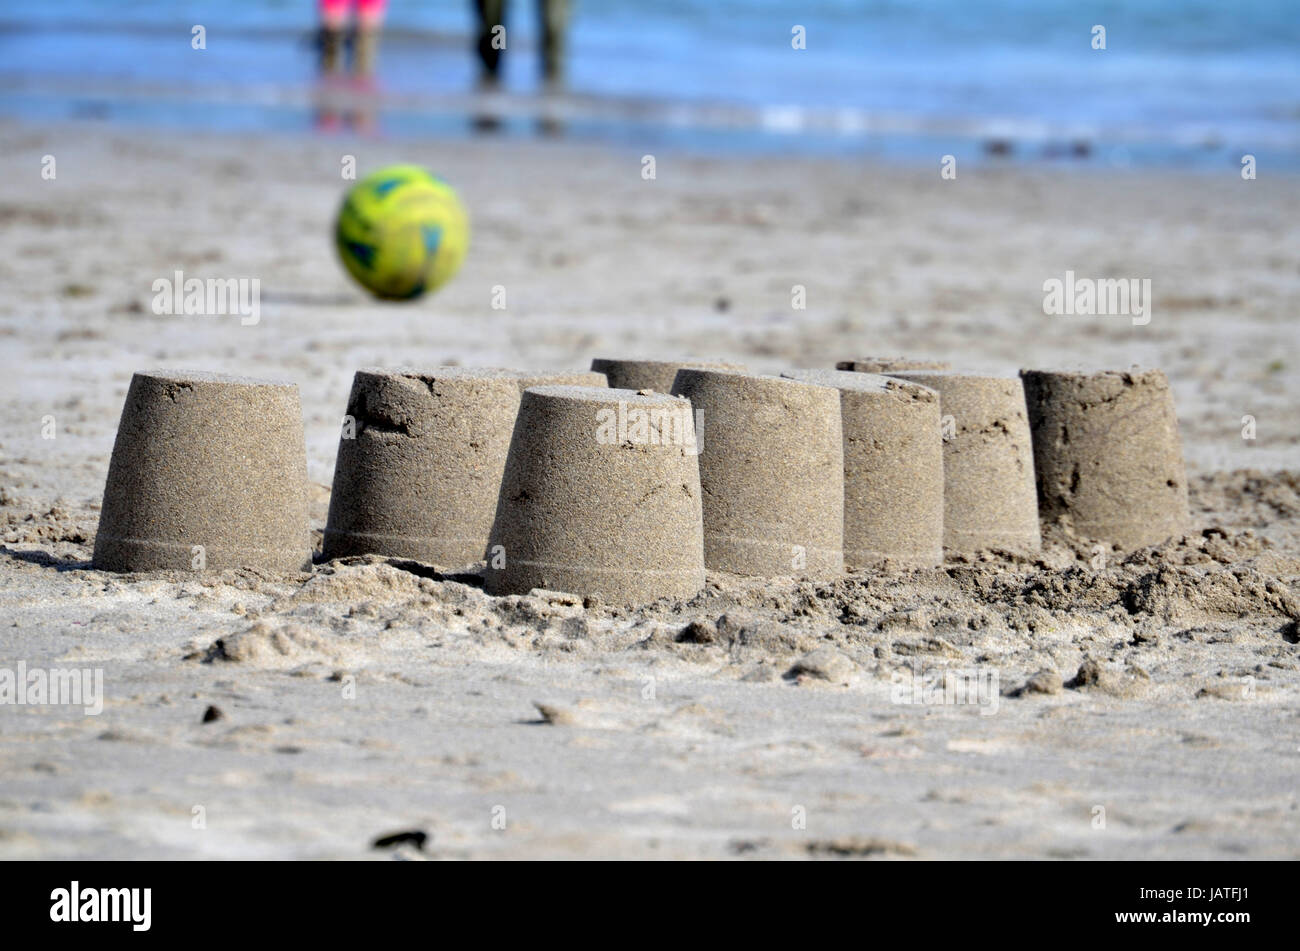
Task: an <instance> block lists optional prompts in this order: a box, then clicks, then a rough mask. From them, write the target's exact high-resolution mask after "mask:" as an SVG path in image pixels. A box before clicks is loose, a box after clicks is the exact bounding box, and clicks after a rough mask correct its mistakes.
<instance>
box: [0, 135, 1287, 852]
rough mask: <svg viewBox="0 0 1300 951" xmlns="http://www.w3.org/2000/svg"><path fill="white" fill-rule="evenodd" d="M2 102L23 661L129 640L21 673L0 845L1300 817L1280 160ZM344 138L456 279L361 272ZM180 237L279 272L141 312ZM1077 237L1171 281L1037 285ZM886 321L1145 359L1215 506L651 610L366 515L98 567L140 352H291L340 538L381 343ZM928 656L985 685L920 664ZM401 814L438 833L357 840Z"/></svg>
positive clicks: (613, 844) (500, 841)
mask: <svg viewBox="0 0 1300 951" xmlns="http://www.w3.org/2000/svg"><path fill="white" fill-rule="evenodd" d="M0 142H3V148H0V223H3V227H2V228H0V353H3V355H4V365H5V368H6V371H7V372H6V373H5V374H4V377H3V379H2V380H0V422H2V424H3V425H2V428H0V532H3V539H0V618H2V619H3V620H2V621H0V624H2V626H3V631H4V633H3V634H2V635H0V667H5V666H8V667H13V666H14V665H15V664H17V663H18V662H19V661H21V662H23V663H24V664H25V665H26V666H27V667H28V668H38V667H39V668H70V667H77V668H94V669H102V670H103V677H104V704H103V711H102V713H100V714H99V715H96V716H86V715H83V712H82V710H81V709H80V708H70V707H66V706H65V707H55V706H34V705H27V706H8V705H7V706H3V707H0V857H4V858H74V857H91V858H122V857H154V858H345V859H346V858H390V857H393V856H397V857H405V858H494V857H499V858H507V857H508V858H593V857H611V858H612V857H634V858H688V857H708V858H732V857H742V858H759V859H762V858H796V857H809V858H837V857H871V858H886V859H906V858H923V859H928V858H1084V859H1089V858H1098V859H1102V858H1237V857H1241V858H1297V857H1300V800H1298V799H1297V785H1296V776H1297V773H1298V771H1300V713H1298V712H1297V711H1298V710H1300V591H1297V587H1296V585H1297V579H1300V415H1298V414H1297V411H1296V406H1297V404H1298V403H1300V378H1298V377H1297V373H1296V368H1297V367H1300V334H1297V333H1296V329H1295V318H1296V314H1297V312H1298V311H1300V264H1298V263H1297V257H1296V253H1295V250H1296V248H1297V247H1300V225H1297V222H1298V221H1300V177H1296V176H1294V175H1289V176H1288V175H1278V174H1272V173H1270V172H1269V171H1268V170H1267V169H1262V170H1261V172H1260V175H1259V177H1258V179H1256V180H1253V181H1245V180H1243V179H1242V177H1241V176H1240V174H1239V170H1238V169H1237V168H1235V167H1233V166H1226V167H1225V168H1223V169H1222V170H1221V171H1220V172H1213V171H1206V170H1200V171H1196V172H1178V171H1171V170H1168V169H1159V168H1151V169H1144V170H1133V171H1104V172H1103V171H1100V170H1096V169H1086V168H1072V167H1069V166H1066V165H1061V166H1053V165H1052V164H1050V163H1046V164H1038V165H1032V166H1031V165H1018V164H1005V165H998V164H996V163H994V164H986V165H982V166H974V165H972V166H971V167H969V168H968V167H965V166H962V167H959V169H958V174H957V177H956V178H955V179H953V180H945V179H943V178H941V176H940V175H939V169H938V162H937V161H936V163H935V165H934V167H933V168H920V167H903V166H893V165H885V164H870V163H858V162H851V161H847V160H843V161H839V160H834V161H833V160H814V159H806V158H805V159H794V158H790V159H784V158H760V157H725V156H713V157H707V158H706V157H698V156H692V155H688V154H679V153H671V152H663V153H660V154H656V155H655V159H656V162H655V165H656V177H655V178H654V179H653V180H649V181H647V180H645V179H644V178H643V177H642V168H643V161H642V159H643V150H640V149H633V148H628V149H618V148H614V147H596V146H584V145H580V144H573V143H566V142H562V141H557V142H530V141H520V140H514V139H502V140H500V141H493V140H491V139H488V140H476V141H458V142H446V143H437V144H418V143H416V144H413V143H405V144H402V143H394V142H377V141H367V140H356V139H346V138H342V139H335V140H330V139H311V140H304V139H299V138H292V137H288V136H285V137H277V136H272V135H259V136H240V137H234V136H219V135H215V134H201V133H193V132H177V131H173V132H167V131H165V130H146V131H141V130H128V129H125V128H122V127H113V126H109V125H97V124H95V123H93V122H83V123H79V124H68V125H66V126H50V125H42V126H39V127H38V126H35V125H29V124H24V123H22V122H18V121H12V120H5V121H3V122H0ZM46 156H53V157H54V160H55V162H56V166H57V174H56V175H55V177H54V178H53V179H47V178H44V177H43V176H42V174H41V172H42V167H43V162H44V160H45V157H46ZM348 156H352V157H355V160H356V165H357V167H358V170H359V172H360V173H362V174H364V173H365V172H366V171H369V170H373V169H376V168H379V167H382V166H384V165H386V164H389V163H392V162H398V161H413V162H419V163H422V164H425V165H427V166H429V167H431V168H434V169H437V170H438V171H439V172H440V173H441V174H443V175H444V176H445V177H446V178H447V179H448V180H449V181H451V182H452V183H453V184H455V186H456V187H457V189H458V190H459V191H460V193H461V195H462V197H463V199H464V201H465V204H466V206H467V208H468V209H469V211H470V214H471V217H472V221H473V239H472V245H471V250H470V254H469V257H468V258H467V260H466V262H465V265H464V267H463V269H462V271H461V273H460V274H459V276H458V277H457V278H456V279H455V280H454V281H453V282H452V283H451V284H450V285H449V286H448V287H446V288H445V289H443V290H442V291H440V292H439V293H438V294H437V295H435V296H432V297H430V298H426V299H424V300H422V301H419V302H416V303H413V304H408V305H392V304H380V303H377V302H375V301H373V300H370V299H369V298H367V297H366V296H364V295H363V293H362V292H361V291H359V290H358V289H357V288H356V287H355V286H354V285H352V284H351V283H350V282H349V280H348V278H347V276H346V274H345V273H344V272H343V270H342V269H341V268H340V266H339V264H338V262H337V260H336V259H335V256H334V251H333V248H332V246H331V241H330V228H331V223H332V220H333V215H334V213H335V210H336V207H337V203H338V201H339V199H340V197H341V195H342V193H343V191H344V190H345V188H346V186H347V185H348V184H349V183H348V182H346V181H344V180H343V179H342V177H341V175H340V169H341V168H342V167H343V164H344V162H345V158H346V157H348ZM176 271H182V272H183V273H184V274H185V275H186V276H187V277H190V276H193V277H200V278H207V277H213V278H248V279H257V280H259V281H260V287H261V313H260V319H259V320H258V322H257V323H256V324H253V325H242V324H241V322H240V320H239V318H238V317H235V316H226V317H185V316H159V315H156V314H155V313H153V311H152V309H151V300H152V298H153V296H154V295H153V291H152V290H151V287H152V284H153V282H154V281H155V280H157V279H159V278H170V277H171V276H172V275H173V274H174V273H175V272H176ZM1067 271H1073V272H1074V273H1076V274H1078V275H1087V276H1094V277H1121V276H1122V277H1134V278H1149V279H1150V280H1151V282H1152V285H1151V286H1152V289H1153V290H1152V294H1153V298H1152V307H1151V314H1150V318H1151V319H1150V322H1149V323H1147V324H1145V325H1136V324H1134V323H1133V322H1132V321H1131V320H1129V319H1128V318H1122V317H1121V318H1116V317H1064V316H1060V317H1058V316H1048V315H1046V314H1044V311H1043V294H1044V292H1043V284H1044V281H1047V280H1049V279H1052V278H1062V277H1064V275H1065V273H1066V272H1067ZM796 285H799V286H801V287H802V288H803V289H804V291H805V293H806V302H807V304H806V309H802V310H801V309H796V308H794V307H792V303H791V301H792V289H793V288H794V287H795V286H796ZM498 289H504V299H505V301H506V306H505V308H504V309H496V308H494V307H493V302H494V300H499V299H500V298H501V296H502V295H501V293H500V291H499V290H498ZM894 354H906V355H908V356H912V357H921V358H934V359H940V360H947V361H950V362H952V363H953V364H954V365H957V366H960V367H963V368H969V369H971V370H977V371H988V372H997V373H1004V374H1014V373H1015V372H1016V371H1017V370H1019V369H1020V368H1021V367H1042V366H1058V365H1063V364H1077V363H1082V364H1088V365H1096V366H1109V367H1125V366H1128V365H1130V364H1134V363H1137V364H1141V365H1144V366H1153V367H1160V368H1163V369H1164V370H1165V371H1166V372H1167V374H1168V376H1169V378H1170V381H1171V383H1172V385H1173V389H1174V392H1175V395H1176V400H1177V407H1178V412H1179V417H1180V428H1181V435H1182V439H1183V443H1184V450H1185V455H1186V460H1187V465H1188V476H1189V479H1190V493H1191V511H1192V519H1193V531H1192V532H1191V533H1190V534H1189V535H1187V536H1186V537H1184V538H1180V539H1176V540H1173V541H1170V542H1169V543H1167V544H1165V545H1162V546H1159V547H1157V548H1152V549H1143V550H1141V551H1138V552H1136V553H1134V554H1132V555H1130V556H1127V557H1107V558H1104V559H1102V560H1101V561H1100V562H1095V561H1094V560H1093V558H1092V556H1091V554H1090V553H1089V552H1086V551H1074V550H1072V549H1071V547H1070V546H1069V545H1068V544H1067V543H1065V542H1064V541H1063V540H1061V539H1059V538H1053V537H1050V536H1049V538H1048V539H1047V544H1046V547H1045V549H1044V552H1043V554H1042V555H1041V557H1037V558H1032V559H1010V558H995V557H990V558H987V559H980V560H973V561H970V562H968V563H961V564H948V565H945V566H944V567H943V568H940V569H927V570H915V571H910V572H899V573H884V572H870V571H869V572H857V573H851V574H848V575H846V576H845V577H844V578H843V579H841V580H838V581H819V582H811V581H801V580H799V579H794V578H790V579H776V580H773V581H769V582H765V581H762V580H758V579H750V578H740V577H737V576H731V575H725V574H721V573H710V575H709V580H708V586H707V588H706V591H705V593H704V594H703V595H701V596H699V597H697V598H695V599H694V600H692V601H690V602H686V603H673V602H668V601H661V602H659V603H657V604H655V605H652V606H649V607H646V608H643V609H638V610H621V609H615V608H611V607H609V606H606V605H602V604H598V603H593V604H590V605H584V604H583V603H582V602H581V601H580V600H576V599H573V598H571V597H566V596H563V595H559V594H556V595H554V596H551V595H546V596H531V595H530V596H506V597H491V596H489V595H486V594H485V593H484V592H483V590H482V586H481V581H480V580H479V579H477V578H475V577H473V576H469V575H464V574H458V575H455V574H447V573H445V572H441V571H439V570H437V569H435V568H433V567H431V566H427V565H420V564H416V563H413V562H401V561H389V560H385V559H382V558H377V557H366V558H353V559H345V560H341V561H334V562H327V563H318V564H316V565H315V566H314V569H313V570H312V571H311V572H310V573H304V574H302V575H300V576H294V577H287V578H285V577H271V576H265V575H260V574H258V573H257V572H253V571H229V572H221V573H208V574H203V575H198V576H196V575H192V574H191V575H184V576H180V575H176V576H173V575H167V574H157V575H148V576H128V575H113V574H109V573H105V572H99V571H94V570H91V569H90V568H89V563H90V555H91V551H92V548H93V544H94V537H95V532H96V525H97V519H98V507H99V503H100V498H101V494H102V492H103V487H104V479H105V476H106V474H107V469H108V461H109V455H110V452H111V450H112V446H113V439H114V434H115V430H116V426H117V422H118V415H119V413H120V411H121V406H122V400H123V397H124V395H125V392H126V388H127V384H128V382H129V380H130V377H131V374H132V372H133V371H135V370H140V369H148V368H154V367H176V368H189V369H204V370H216V371H225V372H230V373H239V374H246V375H251V376H259V377H271V378H285V379H289V380H292V381H294V382H296V383H297V384H298V385H299V387H300V389H301V396H302V404H303V409H304V416H305V424H306V442H307V457H308V475H309V479H310V482H311V484H312V498H311V506H312V519H313V529H314V531H315V534H316V544H317V546H318V547H319V544H320V530H321V529H322V528H323V525H324V520H325V514H326V510H327V507H328V503H329V486H330V484H331V478H332V473H333V466H334V457H335V451H336V448H337V442H338V433H339V429H338V427H339V423H340V417H341V415H342V413H343V411H344V407H345V403H346V400H347V394H348V389H349V386H350V384H351V379H352V374H353V372H354V371H355V370H356V369H357V368H359V367H362V366H385V365H388V366H392V365H428V366H432V365H443V364H458V365H463V366H475V365H501V366H517V367H531V368H539V369H586V368H587V366H588V365H589V363H590V360H591V359H592V358H593V357H664V358H672V357H678V356H685V355H693V356H700V357H712V358H721V359H730V360H736V361H739V362H743V363H745V364H746V365H748V366H750V367H751V368H753V369H756V370H760V371H763V372H771V373H775V372H780V371H781V370H784V369H791V368H798V367H832V366H834V364H835V361H837V360H843V359H848V358H852V357H859V356H868V355H877V356H879V355H884V356H888V355H894ZM51 417H52V418H53V426H54V429H53V432H54V438H46V437H47V436H48V434H49V432H50V423H49V420H50V418H51ZM1245 417H1250V418H1251V420H1252V421H1253V427H1254V431H1253V435H1254V438H1253V439H1248V438H1243V428H1244V427H1245V426H1246V425H1247V424H1246V422H1245V420H1244V418H1245ZM945 670H947V671H950V672H955V673H957V674H959V675H960V674H961V673H962V672H970V671H975V672H977V673H978V674H979V675H980V676H981V677H982V678H984V680H983V681H982V682H983V683H987V684H988V685H989V686H991V687H992V690H991V692H989V693H988V694H987V695H985V696H983V701H982V702H981V703H951V702H942V697H938V698H936V697H934V696H922V695H921V694H924V691H914V690H913V686H914V685H915V683H917V682H918V681H916V680H915V679H914V676H915V675H917V674H920V675H921V678H922V680H923V681H925V682H934V678H939V680H938V681H937V682H940V683H942V682H943V681H942V674H943V671H945ZM940 693H942V691H940ZM210 707H215V708H216V709H217V711H219V715H214V717H215V718H212V719H210V720H209V721H208V722H205V712H206V711H208V709H209V708H210ZM407 830H409V831H421V832H424V833H425V834H426V835H427V840H426V841H425V844H424V846H423V848H422V849H421V848H416V847H415V846H413V845H410V844H402V845H398V846H396V847H394V848H381V849H375V848H372V843H373V841H374V840H375V839H376V838H378V837H381V836H384V835H387V834H390V833H396V832H402V831H407Z"/></svg>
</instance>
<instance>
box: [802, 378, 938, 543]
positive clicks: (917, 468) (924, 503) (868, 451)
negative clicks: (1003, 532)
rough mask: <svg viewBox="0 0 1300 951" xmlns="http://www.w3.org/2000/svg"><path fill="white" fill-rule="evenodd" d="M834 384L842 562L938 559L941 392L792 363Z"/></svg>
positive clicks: (817, 380)
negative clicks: (839, 433)
mask: <svg viewBox="0 0 1300 951" xmlns="http://www.w3.org/2000/svg"><path fill="white" fill-rule="evenodd" d="M781 375H782V376H784V377H788V378H790V379H795V380H801V381H803V382H805V383H816V384H820V385H822V386H833V387H835V388H836V389H837V390H838V391H839V394H840V416H841V419H842V425H843V430H844V564H845V567H848V568H861V567H865V566H867V565H874V564H879V563H881V562H886V563H891V564H897V565H906V566H914V567H934V566H936V565H938V564H939V563H940V562H941V561H942V560H943V438H942V436H941V434H940V430H939V394H938V393H936V392H935V391H934V390H931V389H928V388H927V387H924V386H921V385H919V384H917V383H913V382H911V381H908V380H901V379H895V378H892V377H886V376H878V375H876V374H871V373H857V372H845V371H840V370H793V371H788V372H785V373H782V374H781Z"/></svg>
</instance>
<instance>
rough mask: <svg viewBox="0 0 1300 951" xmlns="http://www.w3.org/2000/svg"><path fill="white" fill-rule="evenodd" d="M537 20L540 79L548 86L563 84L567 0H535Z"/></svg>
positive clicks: (567, 18)
mask: <svg viewBox="0 0 1300 951" xmlns="http://www.w3.org/2000/svg"><path fill="white" fill-rule="evenodd" d="M537 20H538V22H539V23H540V24H541V29H542V49H541V53H542V81H543V82H544V83H545V84H546V85H547V86H549V87H552V88H554V87H558V86H562V85H564V76H565V68H564V67H565V63H564V60H565V54H566V51H567V46H566V43H565V33H566V32H567V30H568V28H569V0H537Z"/></svg>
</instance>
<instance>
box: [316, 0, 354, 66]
mask: <svg viewBox="0 0 1300 951" xmlns="http://www.w3.org/2000/svg"><path fill="white" fill-rule="evenodd" d="M348 2H349V0H320V68H321V72H323V73H333V72H337V71H338V68H339V61H340V59H341V58H342V55H343V28H344V26H346V24H347V18H348Z"/></svg>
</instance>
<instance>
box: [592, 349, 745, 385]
mask: <svg viewBox="0 0 1300 951" xmlns="http://www.w3.org/2000/svg"><path fill="white" fill-rule="evenodd" d="M685 367H690V368H691V369H697V370H737V371H740V372H742V373H743V372H745V367H744V366H742V365H741V364H739V363H725V362H723V361H720V360H607V359H604V358H601V357H597V358H596V359H595V360H592V361H591V368H592V369H593V370H596V371H598V372H600V373H603V374H604V375H605V377H606V378H607V379H608V380H609V385H610V386H615V387H621V388H622V389H625V390H654V391H655V392H656V393H667V392H669V391H671V390H672V388H673V380H674V379H675V378H676V376H677V371H678V370H681V369H683V368H685Z"/></svg>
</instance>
